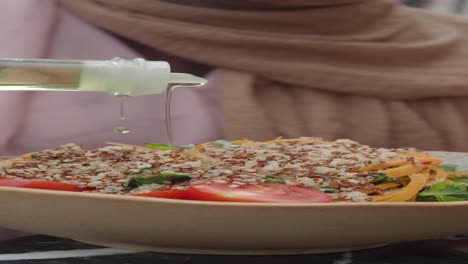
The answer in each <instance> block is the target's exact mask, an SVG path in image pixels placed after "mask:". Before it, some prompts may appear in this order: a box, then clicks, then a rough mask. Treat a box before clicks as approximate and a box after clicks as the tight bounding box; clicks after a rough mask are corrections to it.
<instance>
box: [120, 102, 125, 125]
mask: <svg viewBox="0 0 468 264" xmlns="http://www.w3.org/2000/svg"><path fill="white" fill-rule="evenodd" d="M124 119H125V110H124V97H120V120H124Z"/></svg>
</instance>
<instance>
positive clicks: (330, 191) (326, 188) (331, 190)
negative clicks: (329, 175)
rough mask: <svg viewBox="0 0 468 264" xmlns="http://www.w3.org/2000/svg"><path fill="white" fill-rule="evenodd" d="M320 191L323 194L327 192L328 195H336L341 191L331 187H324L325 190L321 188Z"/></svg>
mask: <svg viewBox="0 0 468 264" xmlns="http://www.w3.org/2000/svg"><path fill="white" fill-rule="evenodd" d="M320 190H321V191H322V192H326V193H336V192H338V191H339V190H338V189H336V188H330V187H323V188H320Z"/></svg>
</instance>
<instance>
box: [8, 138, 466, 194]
mask: <svg viewBox="0 0 468 264" xmlns="http://www.w3.org/2000/svg"><path fill="white" fill-rule="evenodd" d="M415 153H416V154H415ZM440 163H441V161H440V160H438V159H436V158H433V157H430V156H428V155H425V154H423V153H422V152H419V151H417V150H416V149H412V148H401V149H386V148H372V147H369V146H366V145H362V144H359V143H357V142H355V141H352V140H348V139H339V140H336V141H324V140H322V139H318V138H298V139H276V140H271V141H265V142H255V141H249V140H237V141H226V140H217V141H212V142H207V143H204V144H200V145H190V146H186V147H183V148H181V147H178V148H171V147H169V146H167V145H161V144H147V145H145V146H131V145H124V144H121V145H109V146H105V147H102V148H98V149H93V150H86V149H84V148H83V147H82V146H81V145H79V144H66V145H62V146H60V147H59V148H57V149H51V150H44V151H40V152H35V153H31V154H27V155H24V156H22V157H21V158H18V159H11V160H6V161H3V162H0V178H1V179H6V180H10V182H11V181H12V180H27V181H43V182H44V181H45V182H58V183H62V184H69V185H73V186H76V187H77V188H79V190H80V191H82V192H91V193H104V194H116V195H142V196H145V194H151V193H153V194H158V193H168V192H174V191H176V192H177V191H178V192H180V193H182V192H186V191H187V190H189V189H190V188H191V186H195V187H197V186H208V187H206V188H205V189H203V188H201V189H202V190H207V188H209V186H213V187H216V186H218V187H219V186H222V188H223V190H224V192H226V190H227V192H230V191H231V190H232V191H233V192H234V193H235V191H236V190H243V189H246V188H253V187H258V186H264V187H265V188H267V187H268V188H270V186H273V187H275V186H280V185H281V186H286V187H288V188H301V190H313V191H314V192H316V194H318V193H320V194H321V195H323V196H324V197H325V195H326V197H327V200H328V201H331V202H334V201H335V202H336V201H345V202H346V201H347V202H373V201H379V199H380V198H381V199H384V198H382V197H386V196H387V197H388V196H391V195H393V198H394V196H395V195H400V196H401V194H398V192H396V191H400V192H402V190H403V189H405V188H407V187H409V186H410V184H413V185H414V184H416V183H417V182H418V181H420V179H419V178H418V177H417V175H423V173H426V174H427V175H425V176H424V177H425V179H426V180H425V182H424V184H423V186H422V188H421V189H419V190H417V192H416V194H418V193H419V192H421V191H424V190H427V189H428V188H430V186H431V185H432V184H434V183H437V182H441V181H442V180H445V179H446V178H447V177H450V176H451V175H449V174H448V173H446V175H445V176H444V177H443V179H442V178H440V179H439V176H440V175H439V174H437V173H442V172H440V171H438V172H436V173H434V171H437V170H438V169H435V168H437V167H436V166H437V165H439V164H440ZM392 164H393V166H392ZM405 166H406V167H405ZM433 166H435V167H433ZM402 168H405V169H402ZM411 168H418V169H419V168H422V169H421V170H418V171H416V170H414V171H412V170H411ZM431 168H432V170H431ZM399 171H401V172H400V174H405V173H406V175H400V174H398V172H399ZM412 175H415V176H414V177H413V176H412ZM452 176H453V177H460V176H461V174H456V175H455V174H453V175H452ZM431 177H432V179H431ZM461 177H464V174H463V176H461ZM421 179H422V176H421ZM1 185H2V184H1V182H0V186H1ZM413 185H412V186H413ZM4 186H8V185H4ZM283 188H284V187H283ZM39 189H40V188H39ZM45 189H50V188H45ZM283 190H284V189H283ZM288 191H289V189H288ZM316 194H313V195H316ZM234 195H236V194H234ZM147 196H152V195H147ZM153 196H154V197H163V198H164V197H165V196H158V195H153ZM166 198H181V199H184V198H182V197H175V196H174V197H172V196H171V195H169V196H167V197H166ZM201 200H210V199H201ZM215 200H216V199H215ZM387 200H388V199H387ZM413 200H414V199H413ZM233 201H235V200H233ZM239 201H241V200H239ZM245 201H248V200H245ZM253 201H255V200H253ZM384 201H385V200H384ZM408 201H411V200H410V199H408Z"/></svg>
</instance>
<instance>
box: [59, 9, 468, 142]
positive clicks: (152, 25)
mask: <svg viewBox="0 0 468 264" xmlns="http://www.w3.org/2000/svg"><path fill="white" fill-rule="evenodd" d="M60 3H61V5H62V6H63V7H64V8H65V9H66V10H68V11H70V12H71V13H73V14H75V15H77V16H78V17H80V18H81V19H83V20H84V21H87V22H88V23H90V24H92V25H94V26H96V27H99V28H101V29H103V30H105V31H108V32H112V33H113V34H115V35H117V36H120V37H121V38H126V39H130V40H131V41H133V42H137V43H141V44H144V45H146V46H149V47H152V48H153V49H155V50H158V51H160V52H163V53H165V54H171V55H173V56H177V57H179V58H183V59H185V60H187V61H194V62H197V63H199V64H203V65H208V66H210V67H213V68H215V69H216V71H217V73H218V75H217V78H218V79H217V83H216V88H217V89H218V90H219V100H220V102H221V107H222V111H223V119H222V120H223V134H222V136H223V137H224V138H226V139H234V138H250V139H254V140H265V139H271V138H274V137H277V136H284V137H300V136H315V137H323V138H326V139H335V138H350V139H353V140H356V141H359V142H362V143H365V144H370V145H373V146H382V147H404V146H412V147H417V148H420V149H426V150H427V149H437V150H457V151H467V150H468V122H467V121H468V120H467V116H468V97H467V96H468V59H467V56H468V43H467V35H468V20H467V19H466V18H463V17H457V16H450V15H444V14H436V13H431V12H428V11H424V10H418V9H414V8H408V7H405V6H403V5H401V4H400V3H399V1H393V0H294V1H281V0H249V1H234V0H224V1H210V0H198V1H189V0H170V1H169V0H167V1H156V0H138V1H111V0H83V1H72V0H62V1H60Z"/></svg>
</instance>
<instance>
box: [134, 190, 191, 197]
mask: <svg viewBox="0 0 468 264" xmlns="http://www.w3.org/2000/svg"><path fill="white" fill-rule="evenodd" d="M132 195H134V196H145V197H158V198H170V199H188V198H189V196H188V191H187V190H167V191H153V192H148V193H137V194H132Z"/></svg>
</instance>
